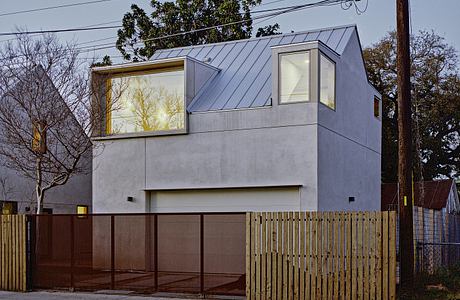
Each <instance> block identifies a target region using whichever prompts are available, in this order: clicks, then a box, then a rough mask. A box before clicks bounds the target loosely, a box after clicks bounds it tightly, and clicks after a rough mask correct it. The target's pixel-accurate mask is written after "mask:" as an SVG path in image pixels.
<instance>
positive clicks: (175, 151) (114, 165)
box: [93, 103, 317, 212]
mask: <svg viewBox="0 0 460 300" xmlns="http://www.w3.org/2000/svg"><path fill="white" fill-rule="evenodd" d="M315 123H316V104H312V103H299V104H293V105H289V106H287V105H286V106H279V107H273V108H260V109H247V110H239V111H227V112H207V113H196V114H191V115H190V116H189V125H190V132H189V134H187V135H175V136H161V137H149V138H131V139H123V140H109V141H99V142H98V144H99V149H98V150H99V152H98V153H96V154H95V156H94V169H93V170H94V177H93V184H94V186H93V198H94V203H93V209H94V212H144V211H146V210H147V209H148V200H149V194H148V193H147V192H145V190H151V191H155V190H164V189H170V190H175V189H185V188H193V189H209V188H229V187H264V186H267V187H269V186H283V185H301V186H302V188H301V191H300V197H301V204H300V206H301V207H299V208H298V209H309V210H314V209H316V203H317V179H316V178H317V176H316V170H317V166H316V163H317V148H316V144H317V143H316V139H317V137H316V125H315ZM128 196H131V197H134V201H133V202H128V201H126V199H127V197H128ZM241 210H242V211H244V210H245V209H244V207H242V208H241Z"/></svg>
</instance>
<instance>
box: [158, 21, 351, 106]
mask: <svg viewBox="0 0 460 300" xmlns="http://www.w3.org/2000/svg"><path fill="white" fill-rule="evenodd" d="M355 31H356V26H355V25H346V26H340V27H333V28H325V29H316V30H311V31H304V32H295V33H288V34H282V35H273V36H268V37H261V38H251V39H245V40H237V41H230V42H223V43H215V44H205V45H196V46H188V47H181V48H172V49H163V50H158V51H156V52H155V53H154V55H153V56H152V58H151V60H160V59H168V58H177V57H190V58H193V59H196V60H199V61H206V62H208V63H209V64H210V65H212V66H214V67H217V68H219V69H220V72H219V73H218V74H217V75H216V76H214V77H213V78H212V79H210V80H209V82H208V83H206V84H207V87H209V88H206V86H205V87H204V88H203V89H202V90H201V92H200V93H198V95H197V96H196V97H195V99H194V100H193V102H192V103H191V104H190V105H189V107H188V108H187V109H188V111H189V112H200V111H209V110H227V109H236V108H253V107H261V106H267V105H271V91H272V89H271V85H272V83H271V73H272V72H271V71H272V61H271V59H270V58H271V47H273V46H278V45H288V44H295V43H302V42H311V41H319V42H321V43H322V44H324V45H326V46H327V47H329V48H330V49H331V50H332V51H334V52H336V53H337V54H338V55H341V54H342V53H343V51H344V50H345V47H346V46H347V44H348V42H349V40H350V38H351V37H352V34H353V32H355Z"/></svg>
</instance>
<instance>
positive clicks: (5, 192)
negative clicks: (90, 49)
mask: <svg viewBox="0 0 460 300" xmlns="http://www.w3.org/2000/svg"><path fill="white" fill-rule="evenodd" d="M18 73H19V72H18ZM15 75H17V74H15ZM13 78H14V77H13ZM34 81H40V82H41V84H40V85H38V86H39V88H41V89H43V90H33V87H32V88H30V89H29V87H30V86H31V85H32V84H31V83H32V82H34ZM27 89H29V91H30V93H31V94H33V93H36V94H35V97H36V99H38V98H40V97H42V96H43V97H42V98H41V99H43V100H42V101H41V102H40V103H38V100H37V102H32V101H28V100H27V98H26V97H27V93H26V92H25V91H26V90H27ZM5 90H6V89H5ZM22 95H26V96H24V99H25V100H23V101H24V102H23V103H25V104H26V105H30V106H31V107H33V105H37V106H38V105H43V107H45V106H47V107H50V108H51V109H54V110H56V113H57V114H59V115H60V119H59V122H61V123H62V124H65V125H63V127H62V128H68V129H69V130H68V131H65V133H66V134H67V133H68V134H69V136H72V135H71V134H72V133H74V132H79V133H80V134H79V136H83V138H87V139H88V141H89V137H88V136H87V135H86V133H85V132H84V131H83V129H82V128H81V126H80V124H79V123H78V122H77V120H76V118H75V117H74V115H73V114H72V112H71V110H70V109H69V107H68V105H67V104H66V102H65V100H64V99H63V98H62V97H61V95H60V94H59V91H58V90H57V88H56V87H55V85H54V83H53V82H52V81H51V79H50V78H49V77H48V75H47V74H46V73H45V71H44V70H43V69H42V68H40V67H37V68H36V69H35V70H27V72H24V74H23V75H22V77H21V78H20V79H19V80H18V82H17V83H15V85H14V86H13V88H11V89H9V90H7V92H5V93H4V94H0V103H1V105H6V103H8V101H10V100H11V97H13V96H22ZM11 103H13V102H10V104H11ZM15 104H17V103H16V102H14V104H11V106H10V107H14V105H15ZM17 110H18V111H19V113H18V115H21V114H22V113H23V114H24V115H27V113H29V112H31V111H32V110H29V111H24V110H21V108H20V105H17ZM65 110H67V111H65ZM40 112H41V113H42V114H44V109H42V110H41V111H40ZM18 115H15V116H18ZM56 120H58V119H54V120H52V121H51V120H49V122H56ZM25 122H30V118H29V116H26V117H24V118H22V119H21V122H18V128H19V130H20V131H21V132H22V131H24V132H25V133H24V134H23V135H22V136H20V137H23V136H29V135H30V143H31V144H32V145H33V143H34V142H35V138H36V136H35V134H36V132H35V129H34V128H35V126H34V125H33V124H28V123H25ZM3 124H4V123H0V147H8V146H9V145H8V143H10V139H8V138H4V137H6V135H8V134H9V131H8V130H6V129H5V128H4V127H3ZM52 128H55V127H52ZM29 130H30V131H29ZM63 132H64V131H62V132H58V133H56V132H54V135H58V134H62V133H63ZM52 134H53V133H48V141H50V140H53V139H52V137H51V135H52ZM20 137H17V139H19V138H20ZM69 139H70V138H69ZM61 140H62V137H61ZM28 141H29V139H27V141H26V142H25V143H28ZM58 145H59V143H52V142H49V146H48V148H49V147H53V149H55V151H54V152H53V153H54V154H53V155H55V157H58V156H59V155H61V156H63V155H67V154H68V152H66V151H58V150H59V149H57V147H58ZM27 146H28V145H27ZM27 146H26V145H25V144H24V147H23V148H24V149H26V148H27ZM32 148H33V146H32ZM14 149H16V148H14ZM26 150H27V149H26ZM12 151H14V150H12ZM28 153H29V152H28ZM21 154H22V153H21ZM45 157H46V155H45ZM91 157H92V154H91V149H90V150H89V151H87V153H85V155H83V156H82V158H81V159H80V160H79V163H78V164H77V167H78V168H81V169H83V168H84V169H85V172H80V173H78V174H75V175H73V176H71V177H70V178H69V180H68V181H67V182H66V183H65V184H64V185H60V186H56V187H53V188H52V189H49V190H47V192H46V193H45V199H44V203H43V213H45V214H56V213H57V214H63V213H66V214H74V213H78V212H80V213H82V212H90V211H91V203H92V199H91V197H92V190H91V189H92V185H91V177H92V175H91V171H92V167H91V163H92V160H91ZM20 159H22V161H23V162H24V163H23V164H22V167H23V168H24V169H27V168H30V169H27V170H28V171H29V174H32V172H34V170H35V169H34V168H31V167H30V166H31V165H32V164H34V159H35V158H34V156H32V155H30V156H29V155H27V157H26V158H21V157H20V154H18V158H17V160H20ZM45 159H46V158H45ZM56 159H57V158H56ZM59 159H61V158H59ZM29 160H32V163H30V161H29ZM60 161H61V162H62V161H64V160H63V159H61V160H60ZM10 165H11V163H8V160H7V159H6V158H5V157H3V156H0V214H17V213H26V214H28V213H35V211H36V205H37V200H36V199H37V198H36V191H35V180H34V179H32V178H31V176H30V177H26V176H25V175H24V174H23V173H21V172H20V171H18V169H17V168H16V169H15V168H13V167H11V166H10ZM50 166H51V165H50V164H48V165H45V167H43V168H48V169H51V168H52V167H50ZM31 170H32V171H31ZM53 171H54V172H56V170H55V169H53V170H51V171H50V172H53ZM44 172H46V171H44ZM42 174H45V173H42ZM42 177H43V178H44V177H45V175H42ZM42 180H43V181H45V179H42Z"/></svg>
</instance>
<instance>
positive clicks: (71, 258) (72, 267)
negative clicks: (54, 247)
mask: <svg viewBox="0 0 460 300" xmlns="http://www.w3.org/2000/svg"><path fill="white" fill-rule="evenodd" d="M74 240H75V239H74V219H73V216H70V289H71V290H72V291H73V289H74V271H75V269H74V260H75V259H74V256H75V249H74V246H75V245H74Z"/></svg>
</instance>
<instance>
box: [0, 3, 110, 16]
mask: <svg viewBox="0 0 460 300" xmlns="http://www.w3.org/2000/svg"><path fill="white" fill-rule="evenodd" d="M109 1H112V0H94V1H86V2H77V3H69V4H63V5H56V6H48V7H41V8H33V9H27V10H18V11H12V12H7V13H2V14H0V17H5V16H12V15H19V14H25V13H31V12H36V11H44V10H52V9H58V8H65V7H73V6H81V5H88V4H94V3H100V2H109Z"/></svg>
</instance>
